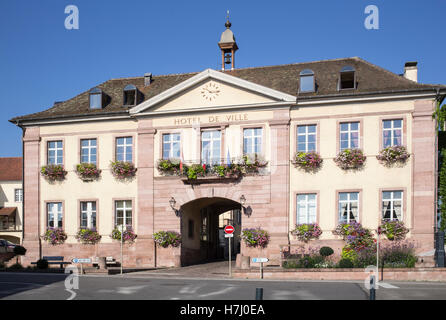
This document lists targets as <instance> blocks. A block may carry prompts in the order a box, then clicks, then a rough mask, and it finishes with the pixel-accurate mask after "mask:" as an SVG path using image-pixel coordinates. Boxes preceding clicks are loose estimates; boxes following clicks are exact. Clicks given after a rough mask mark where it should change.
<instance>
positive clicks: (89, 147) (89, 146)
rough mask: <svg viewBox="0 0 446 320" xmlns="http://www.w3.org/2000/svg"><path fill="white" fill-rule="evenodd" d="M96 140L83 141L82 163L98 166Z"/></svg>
mask: <svg viewBox="0 0 446 320" xmlns="http://www.w3.org/2000/svg"><path fill="white" fill-rule="evenodd" d="M96 147H97V145H96V139H82V140H81V163H93V164H96V160H97V148H96Z"/></svg>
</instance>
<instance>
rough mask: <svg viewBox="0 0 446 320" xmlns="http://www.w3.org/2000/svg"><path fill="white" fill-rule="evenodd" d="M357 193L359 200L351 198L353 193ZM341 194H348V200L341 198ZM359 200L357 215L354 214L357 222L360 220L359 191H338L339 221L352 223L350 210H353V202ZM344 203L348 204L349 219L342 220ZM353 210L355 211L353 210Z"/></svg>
mask: <svg viewBox="0 0 446 320" xmlns="http://www.w3.org/2000/svg"><path fill="white" fill-rule="evenodd" d="M354 193H355V194H357V199H358V200H351V199H350V198H351V195H352V194H354ZM341 194H347V200H341ZM355 202H357V206H356V210H357V212H356V216H355V215H354V214H353V216H355V220H354V221H356V222H359V205H360V203H359V192H339V193H338V222H339V223H350V222H351V221H352V220H350V214H349V213H350V211H352V203H355ZM343 204H347V221H345V220H342V219H341V217H342V213H343V212H344V206H343ZM352 212H353V211H352Z"/></svg>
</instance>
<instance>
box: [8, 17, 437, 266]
mask: <svg viewBox="0 0 446 320" xmlns="http://www.w3.org/2000/svg"><path fill="white" fill-rule="evenodd" d="M230 27H231V25H230V23H229V21H228V22H227V23H226V30H225V31H224V32H223V34H222V36H221V39H220V42H219V43H218V45H219V47H220V49H221V58H222V69H221V70H212V69H206V70H204V71H201V72H196V73H185V74H170V75H158V76H157V75H152V74H151V73H146V74H145V75H144V76H142V77H134V78H121V79H112V80H109V81H106V82H104V83H102V84H99V85H97V86H96V87H94V88H91V89H88V90H87V91H85V92H83V93H81V94H79V95H77V96H76V97H74V98H72V99H69V100H67V101H64V102H59V103H56V104H55V105H54V106H52V107H51V108H49V109H47V110H45V111H41V112H38V113H34V114H30V115H26V116H20V117H16V118H14V119H11V120H10V121H11V122H12V123H14V124H16V125H17V126H20V127H21V128H22V129H23V150H24V151H23V157H24V196H25V198H24V199H25V200H24V238H23V243H24V245H25V247H26V248H27V249H28V251H27V254H26V256H25V257H24V258H25V259H24V262H25V263H27V262H30V261H35V260H37V259H38V258H39V256H42V255H52V256H55V255H61V256H64V257H65V259H66V260H68V259H71V258H74V257H78V258H87V257H94V256H103V257H104V256H113V257H115V258H118V257H119V250H120V249H119V248H120V244H119V242H118V241H115V240H113V239H112V238H111V237H110V234H111V232H112V230H113V229H114V227H115V226H116V225H120V224H125V225H127V226H128V227H131V228H132V229H133V230H134V231H135V233H136V234H137V238H136V240H135V242H134V243H133V244H132V245H126V247H125V251H124V255H125V262H126V265H127V266H130V265H132V266H136V267H147V266H172V265H187V264H193V263H198V262H203V261H208V260H212V259H217V258H222V257H223V256H224V255H225V253H224V252H223V251H224V250H223V249H222V248H224V247H225V246H224V243H223V242H225V241H227V240H226V239H225V238H224V236H223V235H222V228H223V226H224V225H225V224H227V223H233V224H234V225H235V227H236V233H237V234H238V235H239V234H240V229H245V228H257V227H261V228H262V229H265V230H267V231H268V232H269V234H270V242H269V244H268V247H267V248H266V249H262V250H261V249H258V248H250V247H247V246H246V245H245V244H244V243H243V242H241V243H240V241H238V242H237V241H236V242H235V244H234V247H233V252H241V254H243V255H247V256H251V257H255V256H256V257H258V256H266V257H268V258H269V259H270V263H271V264H276V263H277V261H278V260H279V258H280V246H283V245H288V244H295V243H297V239H296V238H295V237H294V236H293V235H291V234H290V231H291V230H292V229H293V228H294V226H295V224H297V223H310V222H317V223H318V224H319V225H320V226H321V228H322V230H323V234H322V236H321V238H320V240H318V241H316V242H315V244H318V245H330V246H332V247H333V248H335V249H336V250H339V248H341V247H342V246H343V241H342V239H340V238H339V237H338V236H335V235H333V234H332V231H333V230H334V229H335V228H336V226H337V225H338V224H339V223H340V222H346V221H347V222H348V221H353V220H355V221H359V222H361V223H362V224H363V225H364V226H365V227H368V228H372V229H376V228H377V227H378V225H379V223H380V221H381V219H382V218H388V219H398V220H400V221H403V222H404V223H405V225H406V226H407V227H408V228H409V229H410V233H409V237H410V238H411V239H413V240H414V241H416V242H417V246H418V249H417V250H419V251H429V250H432V248H433V243H434V229H435V223H436V221H435V219H436V218H435V212H436V182H435V179H436V160H435V159H436V145H437V144H436V134H435V122H434V120H433V119H432V113H433V110H434V108H435V106H436V104H437V101H439V100H442V99H443V98H444V96H445V95H446V86H444V85H428V84H421V83H418V82H417V68H418V66H417V63H416V62H409V63H406V65H405V66H404V75H397V74H394V73H392V72H390V71H387V70H385V69H383V68H381V67H378V66H376V65H374V64H372V63H369V62H367V61H365V60H363V59H360V58H358V57H353V58H343V59H333V60H324V61H314V62H304V63H295V64H286V65H276V66H264V67H253V68H240V69H238V68H236V67H235V55H236V51H237V49H238V46H237V43H236V41H235V37H234V35H233V33H232V31H231V29H230ZM226 66H229V67H228V68H226ZM389 146H405V147H406V148H407V151H408V153H409V154H410V158H409V159H407V160H406V162H404V163H403V164H400V165H396V166H385V165H383V164H382V163H380V161H378V159H377V155H378V154H379V152H380V151H381V150H382V149H384V148H385V147H389ZM353 148H359V149H361V150H362V151H363V153H364V155H365V157H366V161H365V164H364V165H363V166H362V168H361V169H358V170H344V169H342V168H340V167H339V166H338V165H337V164H336V163H335V161H334V159H335V157H336V156H337V154H338V153H339V152H340V151H343V150H345V149H353ZM311 151H315V152H317V153H318V154H319V155H320V156H321V158H322V159H323V162H322V166H321V167H320V168H319V169H318V170H314V171H311V172H308V171H305V170H302V169H301V168H298V167H296V166H295V164H294V161H293V160H294V157H295V154H296V153H297V152H311ZM244 155H246V156H248V158H249V159H248V160H247V161H248V164H251V165H253V163H252V160H253V159H256V158H255V156H254V155H257V159H260V160H259V162H260V163H258V165H259V167H260V168H259V169H258V170H257V169H256V168H255V164H254V167H252V166H251V167H249V166H247V163H246V159H247V158H245V160H243V156H244ZM160 159H165V160H168V159H171V160H172V159H174V160H172V162H171V163H175V164H178V163H181V164H182V165H183V166H189V167H192V164H196V166H194V167H193V168H194V170H195V171H193V170H192V171H190V172H191V175H192V176H191V177H189V178H188V177H186V176H184V175H183V176H181V175H178V174H177V173H178V167H175V166H172V167H171V168H168V167H165V168H164V169H163V168H159V163H160V162H159V161H160ZM112 161H123V162H130V163H133V165H134V166H135V167H136V168H137V171H136V174H135V176H134V177H133V178H130V179H124V180H120V179H118V178H117V177H116V176H115V175H113V174H112V169H111V162H112ZM238 161H241V162H242V163H245V169H246V168H248V169H249V170H248V169H247V170H248V172H247V173H246V174H244V175H243V176H237V175H236V174H235V175H231V174H230V173H228V172H227V171H224V170H225V169H224V168H225V165H226V166H228V164H231V163H235V162H238ZM250 161H251V162H250ZM80 163H87V164H95V165H97V168H98V169H100V170H101V172H100V177H99V178H95V179H89V180H88V181H85V180H83V179H81V178H80V177H79V176H78V174H77V173H76V165H77V164H80ZM166 163H167V164H169V162H166ZM203 164H204V167H205V168H206V169H207V170H209V168H211V169H212V170H214V171H215V172H214V173H209V174H207V175H206V176H204V177H202V176H200V172H201V169H200V168H202V167H203ZM263 164H266V165H265V166H262V165H263ZM46 165H61V166H63V168H64V170H66V171H67V175H66V176H65V177H64V179H60V180H57V181H48V180H47V179H45V178H44V177H43V176H42V175H41V168H42V167H44V166H46ZM218 165H221V166H218ZM218 170H223V171H221V172H223V177H220V176H218V172H219V171H218ZM221 172H220V173H221ZM194 173H195V174H197V175H198V176H197V178H195V177H193V174H194ZM118 174H119V172H118ZM8 206H11V205H10V204H9V205H8ZM48 227H60V228H63V229H64V230H65V232H66V233H67V235H68V238H67V240H66V241H65V243H64V244H61V245H55V246H53V245H50V244H48V243H47V242H45V241H43V239H42V236H43V234H44V233H45V231H46V230H47V228H48ZM80 228H96V229H97V230H98V232H99V234H100V235H101V236H102V238H101V240H100V242H99V243H97V244H94V245H85V244H80V243H79V242H78V241H77V240H76V238H75V235H76V233H77V232H78V230H79V229H80ZM168 230H172V231H177V232H179V233H181V237H182V245H181V246H180V247H177V248H160V247H157V246H155V244H154V240H153V238H152V235H153V234H154V233H155V232H157V231H168ZM235 238H237V237H235Z"/></svg>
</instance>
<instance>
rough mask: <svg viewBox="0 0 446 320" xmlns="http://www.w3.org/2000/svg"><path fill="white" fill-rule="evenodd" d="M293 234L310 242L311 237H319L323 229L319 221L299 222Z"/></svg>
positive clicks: (301, 239) (300, 239)
mask: <svg viewBox="0 0 446 320" xmlns="http://www.w3.org/2000/svg"><path fill="white" fill-rule="evenodd" d="M291 234H292V235H293V236H296V237H297V239H298V240H299V241H303V242H308V241H309V240H311V239H319V237H320V236H321V234H322V230H321V228H320V227H319V225H318V224H317V223H302V224H297V225H296V227H295V229H294V230H293V231H291Z"/></svg>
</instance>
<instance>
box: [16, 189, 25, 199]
mask: <svg viewBox="0 0 446 320" xmlns="http://www.w3.org/2000/svg"><path fill="white" fill-rule="evenodd" d="M14 202H23V189H14Z"/></svg>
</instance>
